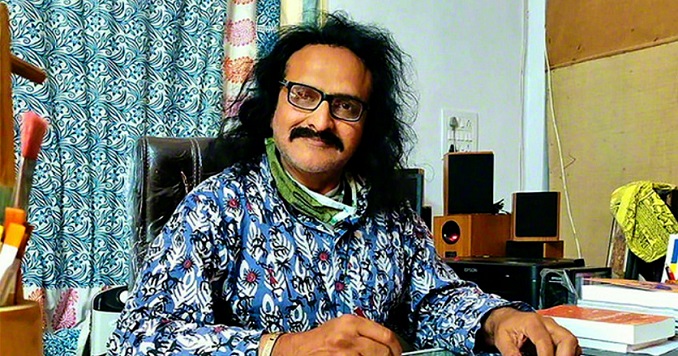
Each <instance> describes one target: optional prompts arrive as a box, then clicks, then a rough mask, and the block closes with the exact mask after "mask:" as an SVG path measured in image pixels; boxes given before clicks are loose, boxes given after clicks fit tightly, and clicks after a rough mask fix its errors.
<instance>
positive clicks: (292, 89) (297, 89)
mask: <svg viewBox="0 0 678 356" xmlns="http://www.w3.org/2000/svg"><path fill="white" fill-rule="evenodd" d="M280 84H282V85H283V86H284V87H285V88H287V102H289V103H290V104H292V106H294V107H297V108H299V109H304V110H309V111H313V110H315V109H317V108H318V107H319V106H320V104H321V103H322V102H323V101H325V100H327V102H328V103H329V104H330V115H332V117H333V118H335V119H338V120H344V121H350V122H356V121H360V117H362V115H363V111H365V110H367V103H365V102H363V101H362V100H359V99H357V98H354V97H352V96H349V95H340V94H339V95H330V94H325V93H323V92H322V91H320V90H319V89H316V88H314V87H312V86H309V85H306V84H301V83H295V82H290V81H287V80H283V81H281V82H280Z"/></svg>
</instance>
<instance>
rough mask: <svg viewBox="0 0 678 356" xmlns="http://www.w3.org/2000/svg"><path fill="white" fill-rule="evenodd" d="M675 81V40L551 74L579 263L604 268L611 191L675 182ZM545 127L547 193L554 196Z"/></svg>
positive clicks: (553, 157)
mask: <svg viewBox="0 0 678 356" xmlns="http://www.w3.org/2000/svg"><path fill="white" fill-rule="evenodd" d="M677 78H678V42H673V43H669V44H665V45H661V46H655V47H651V48H646V49H643V50H639V51H634V52H628V53H624V54H621V55H617V56H613V57H606V58H601V59H597V60H593V61H588V62H584V63H579V64H576V65H573V66H568V67H564V68H559V69H556V70H554V71H552V80H553V82H552V83H553V103H554V104H555V113H556V119H557V122H558V128H559V131H560V141H561V144H562V148H563V156H564V157H563V158H564V164H565V166H566V169H565V174H566V177H567V183H568V188H569V194H570V202H571V206H572V213H573V218H574V222H575V226H576V229H577V233H578V236H579V239H580V242H581V247H582V250H583V252H584V253H583V255H584V257H585V258H586V262H587V264H593V265H601V266H602V265H604V264H605V260H606V253H607V246H608V240H609V236H610V227H611V223H612V215H611V213H610V211H609V205H610V195H611V194H612V191H613V190H614V189H616V188H618V187H620V186H622V185H624V184H626V183H629V182H632V181H636V180H651V181H657V182H667V183H673V184H678V80H677ZM549 116H550V115H549ZM548 122H549V128H548V130H549V171H550V172H549V173H550V182H551V189H552V190H559V191H562V190H563V186H562V180H561V171H560V166H559V158H558V151H557V147H556V143H555V138H554V135H553V133H554V131H553V125H552V123H551V119H550V117H549V120H548ZM563 207H566V205H565V196H564V195H563ZM566 211H567V209H562V213H561V222H562V224H561V238H562V239H563V240H565V248H566V250H565V252H566V256H569V257H572V256H576V254H577V253H576V249H575V243H574V240H573V239H572V229H571V228H570V224H569V220H568V218H567V215H565V214H566Z"/></svg>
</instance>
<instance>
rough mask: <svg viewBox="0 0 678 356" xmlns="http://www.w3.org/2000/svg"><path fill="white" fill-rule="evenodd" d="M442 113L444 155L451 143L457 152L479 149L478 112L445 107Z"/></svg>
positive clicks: (442, 149)
mask: <svg viewBox="0 0 678 356" xmlns="http://www.w3.org/2000/svg"><path fill="white" fill-rule="evenodd" d="M441 115H442V116H441V130H440V132H441V141H440V145H441V147H440V148H441V153H442V156H444V155H445V154H446V153H448V152H449V150H450V146H451V145H454V147H455V151H456V152H474V151H478V113H475V112H468V111H460V110H455V109H445V108H443V109H442V110H441ZM442 156H441V157H442Z"/></svg>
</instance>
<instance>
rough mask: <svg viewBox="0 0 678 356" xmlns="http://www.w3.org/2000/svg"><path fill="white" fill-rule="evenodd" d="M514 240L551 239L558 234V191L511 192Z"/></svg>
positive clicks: (556, 238) (555, 237) (556, 237)
mask: <svg viewBox="0 0 678 356" xmlns="http://www.w3.org/2000/svg"><path fill="white" fill-rule="evenodd" d="M511 217H512V218H513V221H512V224H511V225H512V226H511V227H512V229H511V230H512V231H513V239H514V240H523V241H552V240H558V237H559V236H560V234H559V233H560V192H518V193H513V214H511Z"/></svg>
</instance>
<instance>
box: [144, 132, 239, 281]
mask: <svg viewBox="0 0 678 356" xmlns="http://www.w3.org/2000/svg"><path fill="white" fill-rule="evenodd" d="M215 142H216V140H215V139H214V138H206V137H199V138H163V137H142V138H140V139H139V141H138V145H137V152H136V159H135V164H136V165H137V167H135V168H136V169H135V177H134V182H135V191H134V194H133V198H134V200H135V201H134V202H133V207H134V236H133V238H132V243H133V245H134V249H133V256H132V266H131V273H132V274H133V276H136V272H137V271H138V269H139V268H140V267H141V265H142V264H143V262H144V258H145V256H146V249H147V247H148V244H149V243H150V242H151V241H152V240H153V239H154V238H155V237H156V236H157V235H158V233H159V232H160V230H161V229H162V227H163V226H164V225H165V223H166V222H167V220H168V219H169V217H170V216H171V215H172V213H173V212H174V209H175V208H176V207H177V205H179V203H180V202H181V200H182V199H183V198H184V197H185V196H186V194H187V193H188V192H190V191H191V189H193V187H195V186H196V185H198V184H199V183H200V182H202V181H203V180H205V179H207V178H209V177H210V176H212V175H214V174H216V173H219V172H221V171H222V170H223V169H224V168H226V165H227V164H228V163H229V160H228V159H227V156H228V152H219V155H215V154H210V152H214V151H216V148H215V146H214V145H215ZM133 280H134V279H132V281H133Z"/></svg>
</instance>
